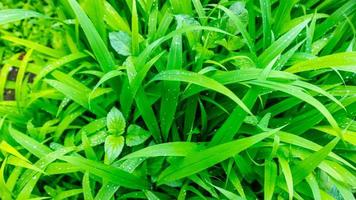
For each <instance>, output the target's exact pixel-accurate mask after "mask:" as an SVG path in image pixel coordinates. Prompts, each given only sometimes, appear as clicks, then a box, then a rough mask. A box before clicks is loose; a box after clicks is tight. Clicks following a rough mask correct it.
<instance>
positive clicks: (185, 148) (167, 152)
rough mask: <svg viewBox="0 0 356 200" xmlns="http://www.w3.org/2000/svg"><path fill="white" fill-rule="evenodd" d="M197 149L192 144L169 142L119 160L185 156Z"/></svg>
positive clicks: (195, 145)
mask: <svg viewBox="0 0 356 200" xmlns="http://www.w3.org/2000/svg"><path fill="white" fill-rule="evenodd" d="M197 148H198V145H197V144H196V143H192V142H170V143H164V144H157V145H153V146H149V147H146V148H143V149H141V150H138V151H135V152H133V153H130V154H129V155H127V156H125V157H123V158H121V160H126V159H132V158H141V157H142V158H150V157H157V156H165V157H166V156H186V155H188V154H189V153H190V152H192V151H193V150H195V149H197Z"/></svg>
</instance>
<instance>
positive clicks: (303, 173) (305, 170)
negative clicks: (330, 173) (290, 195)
mask: <svg viewBox="0 0 356 200" xmlns="http://www.w3.org/2000/svg"><path fill="white" fill-rule="evenodd" d="M339 140H340V138H335V139H333V140H332V141H331V142H329V143H328V144H327V145H326V146H325V147H323V148H322V149H320V150H319V151H317V152H315V153H313V154H311V155H310V156H308V157H307V158H305V159H304V160H303V161H301V162H300V163H298V165H296V166H294V167H293V168H292V174H293V183H294V185H297V184H298V183H300V182H301V181H302V180H304V179H305V178H306V177H307V176H308V175H309V174H310V173H311V172H312V171H313V170H314V169H315V168H316V167H318V165H319V164H320V162H322V161H323V160H324V159H325V158H326V157H327V156H328V154H329V153H330V152H331V151H332V150H333V148H334V147H335V146H336V144H337V143H338V142H339Z"/></svg>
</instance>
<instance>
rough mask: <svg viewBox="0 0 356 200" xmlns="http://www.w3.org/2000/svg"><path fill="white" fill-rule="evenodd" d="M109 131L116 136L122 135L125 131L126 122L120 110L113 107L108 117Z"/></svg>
mask: <svg viewBox="0 0 356 200" xmlns="http://www.w3.org/2000/svg"><path fill="white" fill-rule="evenodd" d="M106 126H107V127H108V131H109V132H110V133H112V134H114V135H121V134H123V133H124V131H125V127H126V121H125V118H124V116H123V115H122V113H121V112H120V110H118V109H117V108H115V107H112V108H111V110H110V112H109V113H108V115H107V116H106Z"/></svg>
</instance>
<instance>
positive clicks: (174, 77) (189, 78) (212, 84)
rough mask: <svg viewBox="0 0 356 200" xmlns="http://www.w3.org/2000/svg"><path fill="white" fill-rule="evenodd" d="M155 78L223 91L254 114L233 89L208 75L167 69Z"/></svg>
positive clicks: (246, 110) (245, 109)
mask: <svg viewBox="0 0 356 200" xmlns="http://www.w3.org/2000/svg"><path fill="white" fill-rule="evenodd" d="M155 80H166V81H183V82H188V83H193V84H196V85H199V86H202V87H205V88H208V89H211V90H214V91H216V92H218V93H221V94H223V95H225V96H227V97H229V98H230V99H231V100H233V101H234V102H235V103H236V104H237V105H239V106H240V107H241V108H242V109H243V110H244V111H245V112H246V113H248V114H250V115H252V116H253V114H252V112H251V111H250V109H248V108H247V106H246V105H245V104H244V103H243V102H242V101H241V99H239V98H238V97H237V96H236V95H235V94H234V93H233V92H232V91H231V90H229V89H228V88H226V87H225V86H224V85H222V84H221V83H219V82H217V81H215V80H214V79H211V78H209V77H206V76H204V75H201V74H198V73H194V72H190V71H183V70H167V71H163V72H161V73H159V74H157V75H156V76H155V77H154V78H153V79H152V80H151V81H155Z"/></svg>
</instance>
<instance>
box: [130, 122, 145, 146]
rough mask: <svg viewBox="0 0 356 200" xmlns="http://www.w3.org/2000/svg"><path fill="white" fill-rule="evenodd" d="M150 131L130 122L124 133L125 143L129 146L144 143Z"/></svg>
mask: <svg viewBox="0 0 356 200" xmlns="http://www.w3.org/2000/svg"><path fill="white" fill-rule="evenodd" d="M150 136H151V133H150V132H148V131H146V130H145V129H143V128H141V127H140V126H138V125H135V124H131V125H130V126H129V127H128V128H127V135H126V145H127V146H129V147H132V146H136V145H139V144H142V143H144V142H145V141H146V140H147V139H148V138H149V137H150Z"/></svg>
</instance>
